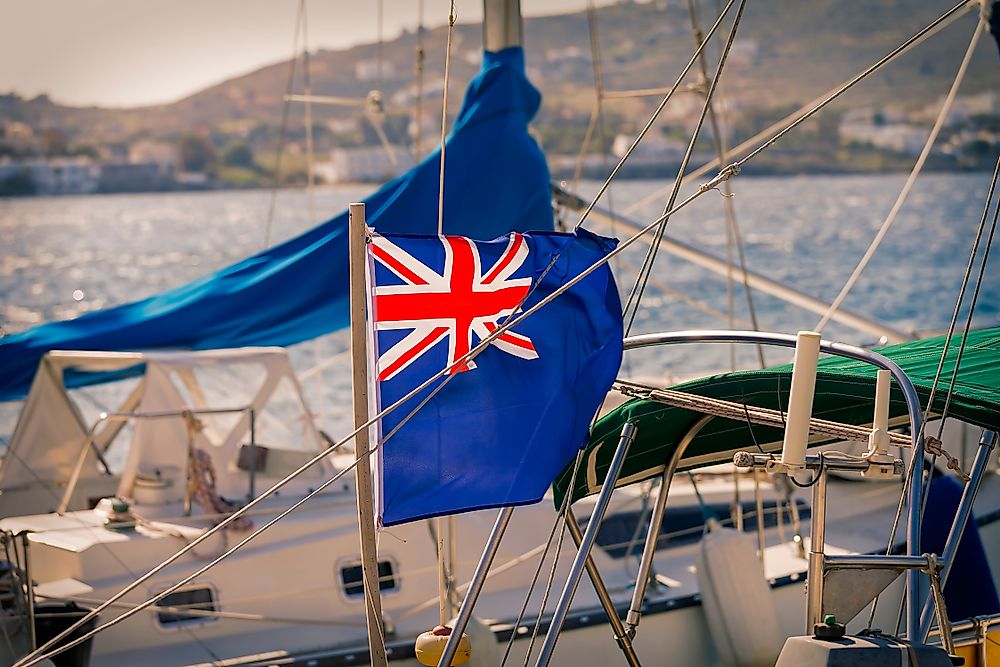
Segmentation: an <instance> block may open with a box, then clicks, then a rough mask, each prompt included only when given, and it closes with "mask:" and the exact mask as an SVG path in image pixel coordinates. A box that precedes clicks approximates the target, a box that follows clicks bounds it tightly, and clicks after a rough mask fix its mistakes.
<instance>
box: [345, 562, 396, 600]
mask: <svg viewBox="0 0 1000 667" xmlns="http://www.w3.org/2000/svg"><path fill="white" fill-rule="evenodd" d="M340 581H341V583H343V585H344V594H345V595H347V597H350V598H354V597H364V594H365V585H364V581H363V580H362V575H361V562H360V561H356V562H353V563H348V564H346V565H343V566H341V568H340ZM398 587H399V584H398V582H397V581H396V573H395V570H394V568H393V566H392V562H391V561H387V560H380V561H379V562H378V589H379V590H380V591H394V590H396V589H397V588H398Z"/></svg>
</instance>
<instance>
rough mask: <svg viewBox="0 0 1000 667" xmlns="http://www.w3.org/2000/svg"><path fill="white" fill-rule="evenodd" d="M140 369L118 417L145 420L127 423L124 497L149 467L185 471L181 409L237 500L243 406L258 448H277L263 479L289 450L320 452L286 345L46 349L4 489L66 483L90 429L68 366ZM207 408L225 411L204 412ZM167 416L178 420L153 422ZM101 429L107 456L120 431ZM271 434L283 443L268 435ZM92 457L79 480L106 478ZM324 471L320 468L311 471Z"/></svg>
mask: <svg viewBox="0 0 1000 667" xmlns="http://www.w3.org/2000/svg"><path fill="white" fill-rule="evenodd" d="M137 363H144V364H145V373H144V375H143V377H142V379H141V381H140V382H139V383H138V385H137V386H136V387H135V388H134V389H133V391H132V392H131V393H130V395H129V396H128V397H127V398H126V399H125V402H124V403H123V404H122V405H121V406H120V407H118V409H117V410H116V412H117V413H131V414H140V415H145V416H144V417H142V418H135V419H132V420H131V421H132V423H133V424H134V429H135V430H134V435H133V440H132V443H131V446H130V447H129V451H128V456H127V459H126V462H125V466H124V469H123V471H122V479H121V482H120V484H119V486H118V493H119V495H125V496H130V495H132V493H131V492H132V490H133V484H134V481H135V478H136V476H137V475H140V474H143V472H144V471H148V470H170V471H173V472H175V473H176V474H180V475H183V474H184V471H185V470H186V465H187V455H188V446H189V442H188V441H189V428H188V424H189V419H186V418H184V417H182V416H179V415H178V414H177V413H180V412H182V411H184V410H191V411H193V412H194V413H195V417H196V418H197V420H198V422H199V423H200V424H201V426H203V430H201V431H192V432H191V445H193V446H195V447H198V448H200V449H202V450H204V451H206V452H207V453H208V454H209V456H210V457H211V459H212V462H213V465H214V467H215V470H216V473H217V477H218V489H217V490H218V492H219V493H221V494H223V495H226V496H228V497H232V498H240V497H242V496H244V495H245V494H246V493H247V490H248V486H247V479H248V475H247V472H246V471H245V470H240V469H239V468H238V467H237V460H238V456H239V450H240V447H241V446H242V445H245V444H247V443H248V442H249V421H250V417H249V411H248V410H247V409H246V408H252V409H253V411H254V417H255V425H254V426H255V427H254V432H255V436H256V437H255V440H256V442H257V443H258V444H260V446H261V447H267V448H269V449H270V448H272V447H273V448H274V450H273V451H269V452H268V456H269V457H270V458H271V459H272V460H271V462H270V463H269V464H268V466H267V467H268V468H271V469H272V470H271V472H270V474H268V471H267V470H262V471H260V472H259V473H258V474H259V475H260V476H261V477H263V478H268V477H274V476H277V475H278V474H279V473H280V472H281V468H282V466H281V464H282V462H283V461H288V460H289V457H288V456H287V454H289V453H291V454H295V456H293V457H292V459H291V460H293V461H297V460H299V459H302V460H304V458H303V457H304V456H309V457H311V456H312V455H314V454H315V453H316V452H317V451H319V450H320V449H321V448H322V447H323V444H322V439H321V438H320V436H319V433H318V431H317V430H316V428H315V425H314V424H313V421H312V415H311V414H310V413H309V410H308V407H307V406H306V404H305V401H304V399H303V397H302V392H301V388H300V387H299V384H298V382H297V380H296V379H295V376H294V374H293V371H292V367H291V364H290V363H289V361H288V356H287V353H286V351H285V350H284V349H283V348H240V349H235V350H207V351H197V352H190V351H178V352H155V353H115V352H50V353H49V354H47V355H46V356H45V357H44V358H43V360H42V362H41V364H40V365H39V369H38V372H37V373H36V376H35V379H34V381H33V383H32V387H31V390H30V392H29V394H28V398H27V399H26V401H25V406H24V408H23V410H22V412H21V415H20V417H19V419H18V423H17V426H16V427H15V431H14V435H13V436H12V439H11V443H10V447H9V449H8V454H7V456H6V457H5V459H4V462H3V465H2V466H0V490H3V489H8V488H14V487H17V486H19V485H27V484H32V483H37V482H39V481H43V480H44V481H49V482H56V483H64V482H66V481H68V480H69V479H70V477H71V475H72V471H73V468H74V466H75V465H76V462H77V460H78V457H79V455H80V453H81V451H82V448H83V447H84V446H85V444H86V436H87V432H88V430H89V428H90V427H91V425H90V424H85V423H84V419H83V417H82V416H81V413H80V410H79V409H78V408H77V406H76V405H75V404H74V402H73V400H72V398H71V397H70V395H69V394H68V392H67V390H66V387H65V384H64V383H63V374H64V372H65V371H66V370H67V369H69V368H73V369H76V370H82V371H115V370H121V369H124V368H127V367H129V366H132V365H135V364H137ZM224 376H227V377H224ZM223 379H227V380H228V381H229V382H228V384H226V383H225V382H223V381H222V380H223ZM234 380H235V381H234ZM279 401H280V402H283V404H284V405H283V407H284V408H285V409H284V410H283V411H282V412H280V413H277V414H276V413H275V410H274V403H276V402H279ZM206 409H211V410H218V409H223V410H226V412H223V413H220V414H203V413H199V412H198V411H204V410H206ZM164 413H172V414H171V416H166V417H155V416H154V415H157V414H160V415H162V414H164ZM101 426H102V427H101V428H98V429H97V435H96V437H95V444H96V445H97V448H98V449H100V450H103V448H104V445H105V444H107V442H109V441H110V439H111V438H113V437H114V435H115V434H116V433H117V432H118V430H119V429H120V428H121V422H117V423H112V422H109V423H106V424H102V425H101ZM292 431H294V433H292ZM275 433H280V436H281V437H276V436H274V435H270V437H269V434H275ZM299 453H301V456H298V454H299ZM272 454H273V456H272ZM283 454H285V455H283ZM87 456H88V458H87V460H86V462H85V464H84V465H83V467H82V469H81V478H87V477H89V476H94V477H96V476H99V475H101V474H102V472H101V469H100V468H99V467H98V465H97V460H96V456H95V455H94V453H93V451H90V452H89V453H88V455H87ZM286 467H287V466H286ZM323 472H324V470H323V467H320V468H319V469H318V470H317V471H316V473H315V475H318V474H323ZM315 475H310V477H314V476H315ZM262 481H263V480H262ZM258 490H261V489H258Z"/></svg>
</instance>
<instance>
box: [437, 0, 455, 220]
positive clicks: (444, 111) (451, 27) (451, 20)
mask: <svg viewBox="0 0 1000 667" xmlns="http://www.w3.org/2000/svg"><path fill="white" fill-rule="evenodd" d="M455 19H456V16H455V0H451V9H450V10H449V11H448V42H447V45H446V46H445V52H444V93H443V94H442V96H441V170H440V172H439V174H438V225H437V230H438V236H443V235H444V150H445V144H446V143H447V142H446V141H445V140H446V139H447V133H448V85H449V81H450V75H451V37H452V33H454V32H455Z"/></svg>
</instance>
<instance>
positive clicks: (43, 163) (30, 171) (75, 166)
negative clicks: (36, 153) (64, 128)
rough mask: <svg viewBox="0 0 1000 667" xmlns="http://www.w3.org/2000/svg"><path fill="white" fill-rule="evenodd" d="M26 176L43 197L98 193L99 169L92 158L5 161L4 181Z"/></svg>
mask: <svg viewBox="0 0 1000 667" xmlns="http://www.w3.org/2000/svg"><path fill="white" fill-rule="evenodd" d="M17 176H24V177H26V178H27V179H28V180H30V182H31V183H32V185H33V186H34V190H35V194H39V195H80V194H90V193H92V192H97V180H98V176H99V169H98V168H97V167H96V166H95V165H94V164H93V163H92V162H91V161H90V159H89V158H84V157H73V158H53V159H33V160H5V161H3V162H0V181H6V180H8V179H10V178H14V177H17Z"/></svg>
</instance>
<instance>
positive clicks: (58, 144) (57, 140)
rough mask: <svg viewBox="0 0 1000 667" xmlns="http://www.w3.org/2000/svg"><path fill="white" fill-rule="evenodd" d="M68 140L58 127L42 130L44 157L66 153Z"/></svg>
mask: <svg viewBox="0 0 1000 667" xmlns="http://www.w3.org/2000/svg"><path fill="white" fill-rule="evenodd" d="M68 146H69V140H68V139H67V138H66V133H65V132H63V131H62V130H61V129H59V128H58V127H49V128H46V129H45V130H44V131H43V132H42V154H44V155H45V156H46V157H55V156H57V155H66V149H67V147H68Z"/></svg>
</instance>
